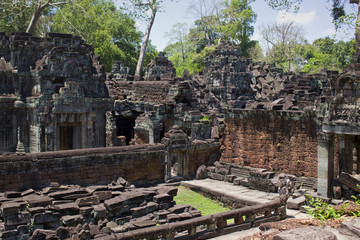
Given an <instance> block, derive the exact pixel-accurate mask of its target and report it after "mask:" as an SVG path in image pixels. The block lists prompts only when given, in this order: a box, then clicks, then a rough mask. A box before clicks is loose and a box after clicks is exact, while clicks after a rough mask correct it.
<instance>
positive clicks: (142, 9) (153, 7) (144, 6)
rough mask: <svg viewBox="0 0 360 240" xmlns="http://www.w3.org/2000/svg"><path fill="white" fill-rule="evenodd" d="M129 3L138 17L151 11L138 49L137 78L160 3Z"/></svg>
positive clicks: (135, 0)
mask: <svg viewBox="0 0 360 240" xmlns="http://www.w3.org/2000/svg"><path fill="white" fill-rule="evenodd" d="M130 1H131V2H132V3H133V4H134V6H135V7H137V9H138V11H139V13H140V15H142V16H143V15H144V14H146V13H147V12H148V11H151V16H150V18H149V21H148V25H147V27H146V30H145V33H144V37H143V41H142V44H141V49H140V54H139V58H138V62H137V65H136V70H135V76H138V77H139V76H140V75H141V70H142V67H143V65H144V59H145V54H146V48H147V45H148V42H149V38H150V32H151V28H152V26H153V24H154V21H155V16H156V13H157V11H158V8H159V4H160V3H161V2H162V1H161V0H146V1H143V0H130Z"/></svg>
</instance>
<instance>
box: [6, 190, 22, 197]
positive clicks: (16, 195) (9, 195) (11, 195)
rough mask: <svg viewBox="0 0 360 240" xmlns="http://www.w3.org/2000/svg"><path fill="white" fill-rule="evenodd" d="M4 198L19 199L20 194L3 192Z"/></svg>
mask: <svg viewBox="0 0 360 240" xmlns="http://www.w3.org/2000/svg"><path fill="white" fill-rule="evenodd" d="M4 197H6V198H18V197H21V192H14V191H8V192H4Z"/></svg>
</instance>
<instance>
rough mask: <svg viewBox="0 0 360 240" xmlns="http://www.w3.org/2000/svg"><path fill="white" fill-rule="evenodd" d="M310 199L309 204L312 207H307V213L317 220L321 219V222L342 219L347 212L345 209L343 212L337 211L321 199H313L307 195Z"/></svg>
mask: <svg viewBox="0 0 360 240" xmlns="http://www.w3.org/2000/svg"><path fill="white" fill-rule="evenodd" d="M307 197H308V198H309V204H310V206H312V207H308V206H306V207H305V208H306V210H307V213H308V214H310V215H311V216H313V217H314V218H316V219H319V220H321V221H325V220H327V219H332V218H340V217H341V216H342V215H344V214H345V211H344V210H343V209H341V210H335V208H334V207H333V206H330V205H329V204H327V203H326V202H324V201H323V200H321V199H319V198H313V197H311V196H309V195H307Z"/></svg>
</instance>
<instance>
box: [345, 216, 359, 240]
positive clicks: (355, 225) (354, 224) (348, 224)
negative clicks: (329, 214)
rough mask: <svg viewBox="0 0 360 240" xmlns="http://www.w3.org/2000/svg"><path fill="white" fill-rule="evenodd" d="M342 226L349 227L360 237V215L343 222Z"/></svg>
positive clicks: (348, 228)
mask: <svg viewBox="0 0 360 240" xmlns="http://www.w3.org/2000/svg"><path fill="white" fill-rule="evenodd" d="M341 228H344V229H347V230H349V231H350V232H352V233H353V234H355V235H356V236H358V237H359V238H360V217H357V218H354V219H352V220H350V221H346V222H342V223H341Z"/></svg>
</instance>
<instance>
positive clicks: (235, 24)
mask: <svg viewBox="0 0 360 240" xmlns="http://www.w3.org/2000/svg"><path fill="white" fill-rule="evenodd" d="M252 2H254V0H230V1H225V2H224V6H225V9H224V10H223V17H224V19H223V23H222V28H223V29H226V30H224V38H225V39H227V40H231V41H233V42H235V43H237V44H239V46H240V47H241V49H242V52H243V56H244V57H249V56H250V54H249V50H250V49H251V48H252V47H255V45H256V42H255V41H253V40H250V36H252V35H253V34H254V26H253V24H254V23H255V21H256V14H255V13H254V11H253V10H252V8H251V6H250V4H251V3H252Z"/></svg>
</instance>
